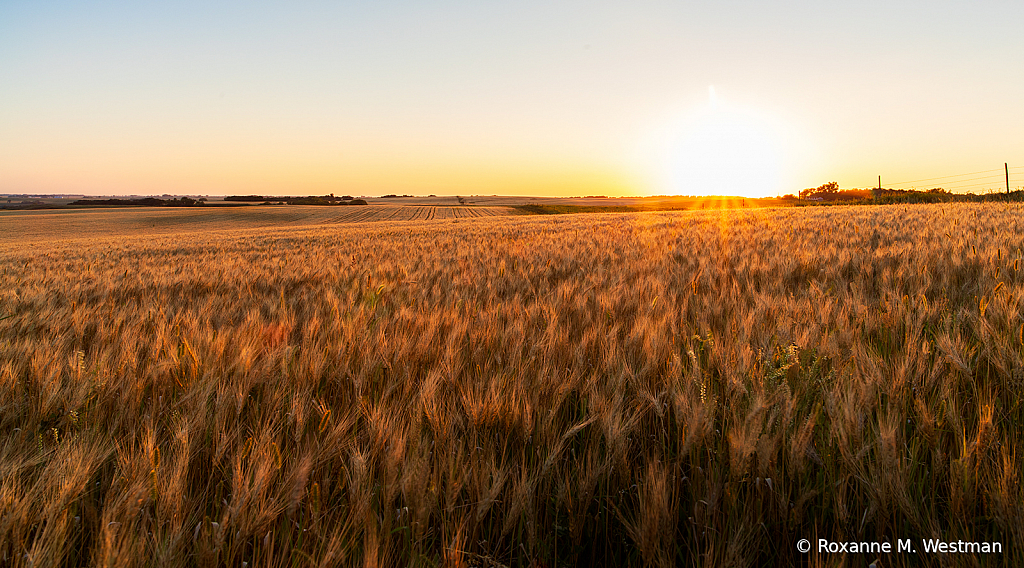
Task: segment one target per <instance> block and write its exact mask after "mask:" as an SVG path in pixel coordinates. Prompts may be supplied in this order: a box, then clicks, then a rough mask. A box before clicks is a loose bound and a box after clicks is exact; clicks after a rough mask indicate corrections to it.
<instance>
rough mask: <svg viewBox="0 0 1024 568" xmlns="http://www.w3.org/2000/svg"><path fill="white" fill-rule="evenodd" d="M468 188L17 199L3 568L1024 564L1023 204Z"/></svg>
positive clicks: (3, 277)
mask: <svg viewBox="0 0 1024 568" xmlns="http://www.w3.org/2000/svg"><path fill="white" fill-rule="evenodd" d="M441 209H442V208H437V209H434V210H430V209H427V208H421V209H415V208H410V209H407V208H401V207H396V208H392V209H386V208H384V207H383V206H371V208H370V209H364V210H366V211H374V212H375V213H374V214H377V215H386V214H389V215H391V216H390V217H389V218H388V219H387V220H385V221H384V222H381V221H377V222H369V221H370V219H367V218H364V217H359V216H358V215H359V213H358V211H359V209H358V208H356V207H333V208H327V207H309V208H302V207H298V206H292V207H281V208H256V207H252V208H244V209H231V210H212V211H206V210H203V211H196V210H187V211H179V210H166V211H165V210H160V211H153V210H147V211H139V210H116V211H113V210H102V211H73V212H68V211H60V212H26V213H17V214H9V215H3V216H0V224H2V226H3V227H4V229H5V230H4V231H3V234H2V237H0V239H2V240H0V433H2V438H0V565H5V566H8V565H9V566H58V565H63V566H252V567H255V566H347V565H362V566H441V565H445V566H479V567H484V566H487V567H494V566H524V567H525V566H550V567H554V566H577V565H578V566H675V565H688V566H689V565H693V566H698V565H699V566H771V565H779V566H789V565H810V566H840V565H843V566H847V565H850V566H862V565H868V564H869V563H871V562H872V561H874V560H876V559H880V560H879V564H877V565H878V566H919V565H943V566H960V565H993V566H1019V565H1021V564H1022V563H1024V485H1022V478H1021V476H1022V474H1024V469H1022V467H1024V448H1022V445H1021V443H1022V435H1021V434H1022V432H1021V429H1022V427H1024V405H1022V402H1021V396H1020V393H1021V389H1022V387H1024V335H1022V334H1024V320H1022V315H1021V313H1022V310H1021V308H1022V300H1024V274H1022V262H1024V260H1022V258H1021V257H1022V248H1024V215H1022V211H1021V208H1020V207H1019V206H1017V205H1005V204H1004V205H994V204H952V205H917V206H876V207H843V208H789V209H736V210H725V211H696V212H658V213H624V214H590V215H560V216H505V217H488V218H471V219H463V218H457V219H446V220H437V217H438V216H439V215H440V211H441ZM466 209H467V210H468V211H476V212H480V211H481V210H480V209H476V208H466ZM378 211H379V213H377V212H378ZM452 211H453V210H452V209H451V208H449V209H447V210H446V213H450V212H452ZM455 211H458V210H455ZM489 211H492V212H494V213H498V212H500V211H502V210H500V209H494V210H489ZM453 214H455V213H453ZM431 215H433V216H434V219H435V220H426V218H429V217H430V216H431ZM349 216H354V217H349ZM414 216H415V217H421V218H424V220H411V221H405V222H397V221H396V219H399V218H407V219H412V218H413V217H414ZM10 227H15V229H13V230H12V229H10ZM804 538H806V539H809V540H810V541H811V542H813V543H814V547H815V548H814V549H813V550H812V551H811V552H809V553H807V554H804V553H801V552H799V551H798V549H797V543H798V542H799V540H800V539H804ZM817 539H828V540H829V541H831V542H834V543H840V542H841V543H872V542H888V543H891V545H892V546H893V548H894V549H895V547H896V545H897V542H896V541H897V539H910V540H911V541H912V543H913V546H914V548H915V549H916V552H913V553H910V552H907V553H902V554H896V553H892V554H870V553H864V554H862V553H855V554H843V553H834V554H830V553H822V552H818V550H817V543H818V540H817ZM930 539H939V540H941V541H943V542H953V543H956V542H957V541H967V542H972V543H988V545H989V546H990V547H991V546H992V543H998V544H999V546H1000V548H1001V552H1000V553H980V552H969V553H959V554H939V553H927V552H925V551H924V544H923V540H930ZM980 546H981V545H980V544H979V547H980Z"/></svg>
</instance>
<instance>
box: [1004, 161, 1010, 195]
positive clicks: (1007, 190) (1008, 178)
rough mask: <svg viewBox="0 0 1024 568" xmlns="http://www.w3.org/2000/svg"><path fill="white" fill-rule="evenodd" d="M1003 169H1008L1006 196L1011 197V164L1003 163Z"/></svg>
mask: <svg viewBox="0 0 1024 568" xmlns="http://www.w3.org/2000/svg"><path fill="white" fill-rule="evenodd" d="M1003 168H1005V169H1006V195H1010V164H1008V163H1006V162H1003Z"/></svg>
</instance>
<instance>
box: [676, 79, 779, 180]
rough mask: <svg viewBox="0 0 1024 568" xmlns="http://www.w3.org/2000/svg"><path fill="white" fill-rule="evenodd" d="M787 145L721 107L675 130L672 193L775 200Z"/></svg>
mask: <svg viewBox="0 0 1024 568" xmlns="http://www.w3.org/2000/svg"><path fill="white" fill-rule="evenodd" d="M784 154H785V152H784V147H783V140H782V137H781V136H780V134H779V133H778V132H777V131H776V129H775V128H773V127H772V125H771V124H770V123H769V122H768V121H767V120H765V119H763V118H761V117H759V116H757V115H756V114H754V113H752V112H749V111H745V110H741V109H735V108H729V107H725V106H723V105H719V104H718V103H717V101H716V100H715V96H714V91H713V90H712V91H711V105H710V108H708V109H706V110H704V111H703V112H700V113H698V114H696V115H694V116H692V117H691V118H690V119H689V120H686V121H684V122H683V124H682V125H681V126H680V127H678V128H677V129H675V134H674V136H673V138H672V140H671V141H670V142H669V149H668V161H669V164H668V167H669V180H670V181H669V183H670V191H671V192H672V193H676V194H680V195H735V196H741V197H764V196H767V195H775V194H776V193H777V192H778V191H779V189H780V188H781V185H782V174H783V171H782V170H783V161H784Z"/></svg>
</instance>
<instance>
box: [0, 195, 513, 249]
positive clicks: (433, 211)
mask: <svg viewBox="0 0 1024 568" xmlns="http://www.w3.org/2000/svg"><path fill="white" fill-rule="evenodd" d="M513 212H514V209H512V208H510V207H443V206H442V207H438V206H430V205H371V206H358V205H352V206H337V207H325V206H312V205H287V206H269V207H262V206H249V205H244V206H240V207H218V206H210V207H194V208H193V207H190V208H179V207H134V208H95V209H65V210H59V209H58V210H54V209H50V210H38V211H0V227H3V230H4V232H5V233H6V234H7V235H8V236H7V237H6V238H2V237H0V246H3V245H2V243H3V242H4V241H8V242H10V241H16V242H18V243H25V242H34V241H54V240H67V239H82V238H92V237H112V236H118V237H139V236H155V235H171V234H179V233H197V232H206V233H211V232H225V231H226V232H235V231H239V230H245V229H264V230H266V229H280V228H283V227H289V228H292V229H297V228H300V227H315V226H321V225H332V224H357V223H379V222H398V221H430V220H434V219H438V220H442V219H472V218H477V217H492V216H501V215H511V214H513Z"/></svg>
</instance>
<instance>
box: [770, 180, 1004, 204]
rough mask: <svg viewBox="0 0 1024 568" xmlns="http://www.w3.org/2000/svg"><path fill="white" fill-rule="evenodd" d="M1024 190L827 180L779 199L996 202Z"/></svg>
mask: <svg viewBox="0 0 1024 568" xmlns="http://www.w3.org/2000/svg"><path fill="white" fill-rule="evenodd" d="M1022 198H1024V192H1021V191H1013V192H1010V193H1006V192H997V193H985V194H976V193H953V192H950V191H947V190H945V189H943V188H941V187H935V188H931V189H926V190H914V189H885V188H882V189H877V188H872V189H845V190H842V189H839V184H837V183H835V182H829V183H827V184H824V185H822V186H819V187H816V188H810V189H805V190H803V191H801V192H800V194H799V196H796V195H792V194H789V195H783V196H782V199H784V200H792V201H794V202H796V203H795V204H797V205H891V204H897V203H985V202H997V201H1022V200H1024V199H1022Z"/></svg>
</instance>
